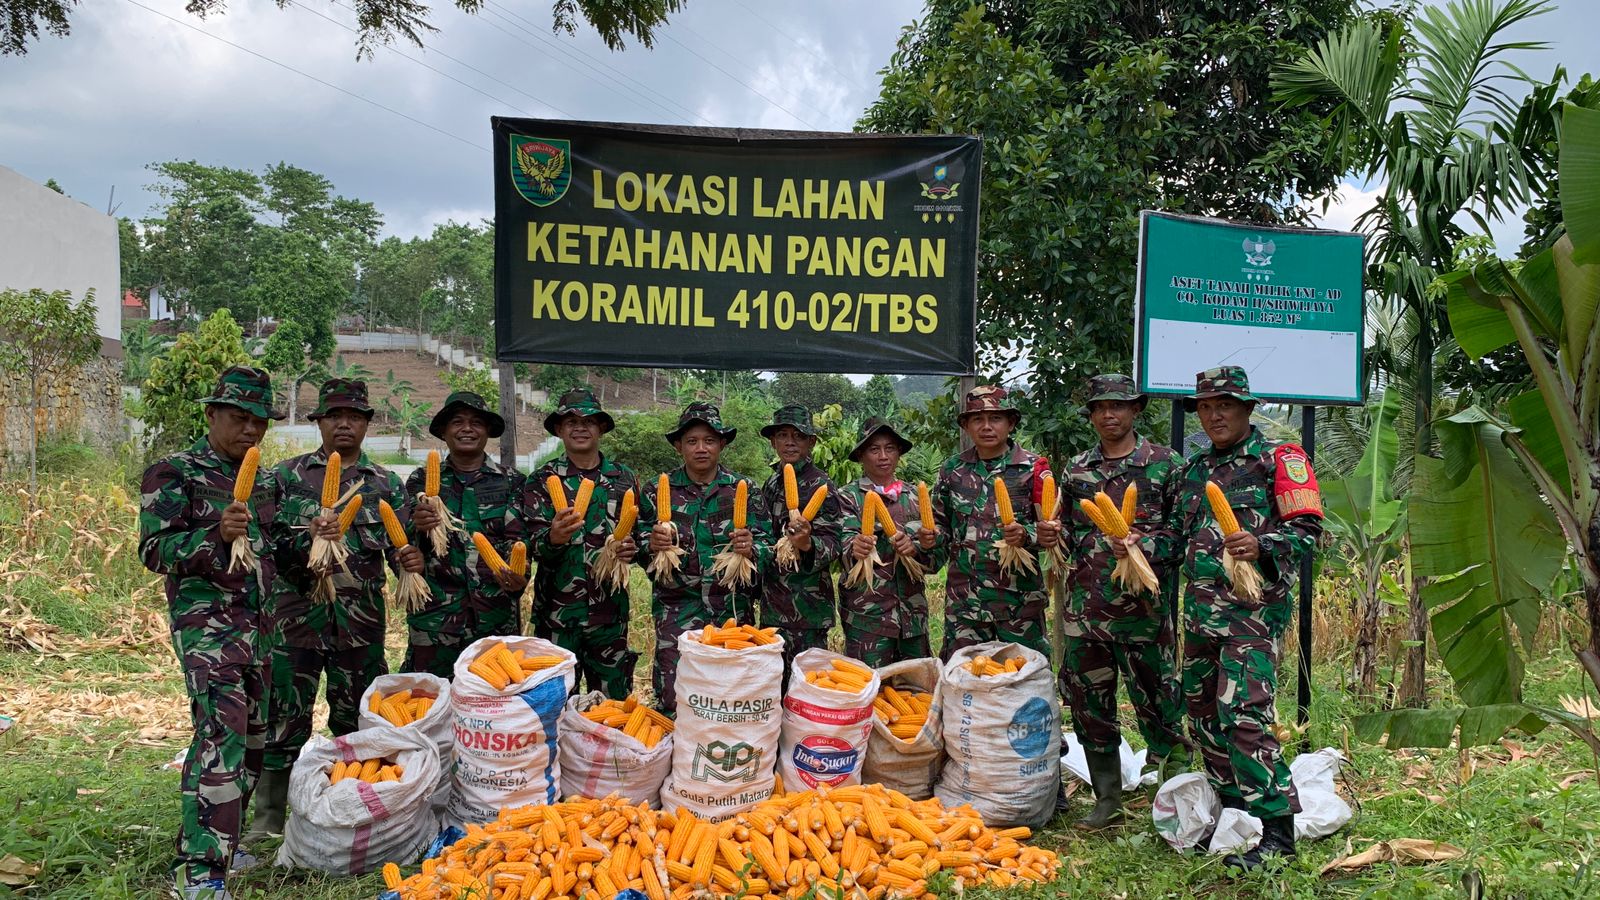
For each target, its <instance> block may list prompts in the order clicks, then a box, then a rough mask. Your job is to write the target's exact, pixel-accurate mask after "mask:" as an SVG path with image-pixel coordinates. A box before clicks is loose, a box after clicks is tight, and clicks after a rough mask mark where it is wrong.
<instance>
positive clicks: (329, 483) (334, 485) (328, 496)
mask: <svg viewBox="0 0 1600 900" xmlns="http://www.w3.org/2000/svg"><path fill="white" fill-rule="evenodd" d="M342 465H344V463H343V462H342V461H340V459H339V451H337V450H335V451H333V452H332V453H329V454H328V468H326V469H324V470H323V472H322V508H323V509H333V505H334V504H335V503H338V502H339V475H340V468H339V467H340V466H342Z"/></svg>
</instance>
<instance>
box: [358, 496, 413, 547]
mask: <svg viewBox="0 0 1600 900" xmlns="http://www.w3.org/2000/svg"><path fill="white" fill-rule="evenodd" d="M360 496H361V495H360V494H357V495H356V497H353V498H351V502H355V499H356V498H359V497H360ZM378 518H380V519H383V530H384V531H387V532H389V543H390V544H393V545H394V546H395V547H396V548H399V547H404V546H405V545H406V544H408V543H410V541H409V540H408V539H407V538H406V530H405V529H404V528H402V527H400V519H399V517H397V516H396V515H395V514H394V507H392V506H390V505H389V501H387V500H379V501H378Z"/></svg>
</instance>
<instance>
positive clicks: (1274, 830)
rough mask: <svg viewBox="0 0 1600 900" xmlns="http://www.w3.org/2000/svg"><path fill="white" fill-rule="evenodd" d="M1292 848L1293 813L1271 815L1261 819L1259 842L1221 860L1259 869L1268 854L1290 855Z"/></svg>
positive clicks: (1239, 866)
mask: <svg viewBox="0 0 1600 900" xmlns="http://www.w3.org/2000/svg"><path fill="white" fill-rule="evenodd" d="M1294 855H1295V850H1294V814H1293V813H1290V814H1289V815H1287V816H1273V817H1272V818H1270V819H1262V820H1261V842H1260V843H1258V844H1256V845H1255V847H1253V848H1252V849H1250V850H1249V851H1247V852H1245V853H1231V854H1229V855H1228V856H1227V857H1226V858H1224V859H1223V860H1222V862H1223V863H1224V864H1225V865H1229V866H1233V867H1235V868H1239V869H1243V870H1245V871H1246V872H1248V871H1250V870H1251V869H1259V868H1261V866H1262V864H1263V863H1265V862H1266V858H1267V857H1269V856H1281V857H1291V856H1294Z"/></svg>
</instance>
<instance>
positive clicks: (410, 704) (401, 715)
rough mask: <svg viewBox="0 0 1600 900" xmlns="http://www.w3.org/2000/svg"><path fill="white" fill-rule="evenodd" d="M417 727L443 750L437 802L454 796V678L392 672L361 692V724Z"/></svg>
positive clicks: (375, 680) (442, 805) (443, 802)
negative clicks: (451, 773) (452, 686)
mask: <svg viewBox="0 0 1600 900" xmlns="http://www.w3.org/2000/svg"><path fill="white" fill-rule="evenodd" d="M385 726H390V727H394V728H415V729H416V730H418V731H420V732H422V733H423V735H425V736H426V737H427V738H428V740H430V741H432V742H433V746H434V749H436V750H438V751H439V789H438V790H437V791H436V792H435V794H434V799H433V802H434V806H435V807H436V808H439V809H443V808H444V805H445V803H446V802H448V801H449V799H450V767H451V764H452V763H453V762H454V761H455V756H456V730H455V716H454V715H453V714H452V713H451V712H450V682H449V681H447V680H445V679H443V678H440V677H439V676H437V675H429V674H428V673H426V672H392V673H390V674H388V675H380V676H378V677H377V678H374V679H373V680H372V684H371V685H370V686H368V687H367V692H366V693H365V694H362V695H361V714H360V719H359V720H358V723H357V726H356V727H358V728H361V729H363V730H365V729H368V728H381V727H385Z"/></svg>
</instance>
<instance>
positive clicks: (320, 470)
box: [251, 378, 423, 834]
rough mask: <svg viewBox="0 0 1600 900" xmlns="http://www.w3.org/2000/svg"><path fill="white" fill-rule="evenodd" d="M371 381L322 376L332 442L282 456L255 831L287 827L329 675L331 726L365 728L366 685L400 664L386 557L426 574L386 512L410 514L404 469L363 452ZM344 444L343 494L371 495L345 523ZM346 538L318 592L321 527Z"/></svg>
mask: <svg viewBox="0 0 1600 900" xmlns="http://www.w3.org/2000/svg"><path fill="white" fill-rule="evenodd" d="M372 412H373V410H372V407H371V406H370V405H369V404H368V403H367V385H366V382H364V381H351V380H349V379H345V378H334V379H330V380H329V381H327V382H325V383H324V384H323V385H322V388H321V391H320V394H319V400H318V403H317V408H316V409H314V410H312V411H311V413H310V414H309V415H308V416H306V418H308V419H310V420H311V421H313V422H315V423H317V427H318V429H319V430H320V431H321V432H322V446H321V447H319V448H318V449H316V450H314V451H312V452H310V453H306V454H303V455H300V456H296V457H293V458H291V459H288V460H285V461H284V462H282V463H279V464H278V466H277V467H276V468H274V469H273V472H272V480H273V500H274V502H275V503H276V505H277V510H278V514H277V516H276V518H275V519H274V520H273V521H272V522H271V523H270V524H269V527H268V532H269V534H270V535H271V538H272V543H273V545H274V547H275V548H276V554H277V558H278V579H277V583H276V585H275V586H274V588H273V592H272V602H271V605H270V609H271V614H272V620H273V646H272V682H271V698H272V699H271V703H270V704H269V719H268V735H267V753H266V761H265V767H264V770H263V772H262V776H261V790H260V791H259V792H257V795H256V821H255V822H254V823H252V827H251V833H252V834H255V833H258V832H260V833H272V832H276V831H281V830H282V825H283V818H284V815H285V813H284V810H285V807H286V805H287V800H288V788H289V777H288V776H289V768H290V767H291V766H292V765H293V764H294V761H295V759H296V758H297V757H298V756H299V755H300V748H301V747H303V746H304V745H305V742H306V741H307V740H308V739H310V737H311V711H312V706H313V704H314V703H315V701H316V696H317V683H318V681H319V680H320V679H321V677H322V675H323V673H324V672H326V673H327V676H328V686H327V691H326V696H327V699H328V730H330V731H332V732H333V733H334V734H335V735H342V734H348V733H350V732H352V731H355V730H356V717H357V715H358V713H359V709H358V707H359V706H360V701H361V695H362V694H363V693H365V692H366V690H367V687H368V686H369V685H370V684H371V683H372V680H373V679H374V678H377V677H378V676H379V675H382V674H384V673H386V672H388V671H389V666H388V662H387V661H386V660H385V659H384V655H383V635H384V631H385V626H386V624H387V623H386V619H385V613H384V599H383V588H384V583H385V581H386V580H387V575H388V573H387V572H386V570H385V567H384V566H385V562H387V563H388V564H389V565H390V566H393V567H394V568H395V569H396V570H397V571H398V570H401V569H404V570H405V571H407V572H422V571H423V558H422V553H421V551H420V550H418V549H417V547H416V545H415V544H412V545H410V546H407V547H403V548H401V549H398V550H396V549H394V548H393V547H392V546H391V544H390V542H389V536H388V533H387V532H386V531H385V529H384V527H383V523H382V521H381V519H380V517H379V513H378V501H379V500H383V501H385V502H387V503H388V504H389V505H390V506H392V507H394V509H395V510H396V511H397V512H398V513H399V514H400V515H401V516H405V515H406V514H407V513H408V512H409V509H410V504H408V503H407V502H406V501H405V492H404V489H403V488H402V487H401V484H400V478H399V477H398V476H396V475H395V474H394V473H393V472H390V471H389V470H388V469H386V468H384V467H382V466H380V465H378V464H377V463H375V462H373V461H372V460H371V459H369V458H368V457H367V455H366V453H364V452H362V450H361V444H362V441H363V440H365V439H366V435H367V423H368V422H369V421H370V420H371V418H372ZM335 452H337V453H338V454H339V460H340V471H339V473H338V474H337V476H336V483H337V493H338V494H340V495H341V496H342V495H344V494H351V495H352V499H351V500H350V501H346V504H345V508H348V504H349V503H350V502H353V499H354V497H355V496H359V497H360V498H361V506H360V508H359V509H358V510H357V515H356V516H355V518H354V519H353V520H351V521H350V522H349V525H348V528H347V529H345V530H343V531H341V528H340V523H341V519H340V517H339V516H336V515H331V514H328V513H325V512H323V509H324V506H325V502H324V501H325V499H331V498H324V497H323V494H324V487H325V484H324V481H325V480H329V481H330V484H331V483H332V480H330V479H325V476H326V475H327V470H328V466H329V463H330V461H331V456H332V454H334V453H335ZM313 535H315V536H316V537H320V538H323V539H325V540H329V541H335V542H340V543H342V544H343V545H344V547H345V548H346V549H347V550H348V551H349V557H348V558H347V559H346V560H345V561H344V562H343V563H342V564H340V565H336V566H334V568H333V569H332V571H331V572H330V573H329V574H328V575H327V576H326V577H328V578H329V579H331V582H332V587H333V590H334V596H333V597H332V598H331V599H330V600H320V599H317V598H316V597H314V596H313V595H314V593H315V585H316V582H317V580H318V578H319V573H317V572H313V571H312V570H311V569H310V567H309V556H310V550H311V545H312V537H313Z"/></svg>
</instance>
